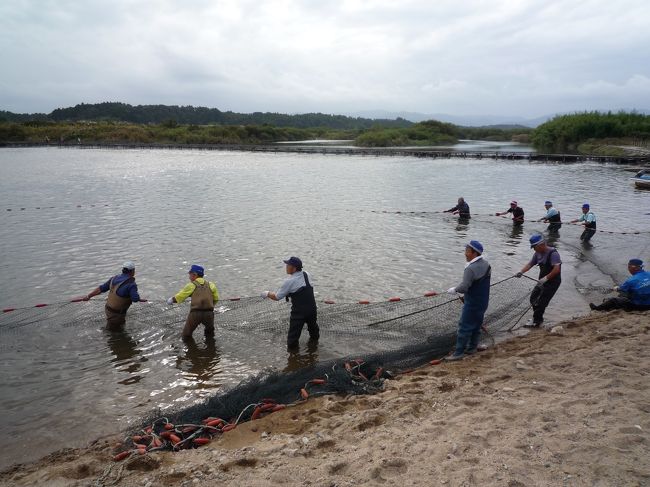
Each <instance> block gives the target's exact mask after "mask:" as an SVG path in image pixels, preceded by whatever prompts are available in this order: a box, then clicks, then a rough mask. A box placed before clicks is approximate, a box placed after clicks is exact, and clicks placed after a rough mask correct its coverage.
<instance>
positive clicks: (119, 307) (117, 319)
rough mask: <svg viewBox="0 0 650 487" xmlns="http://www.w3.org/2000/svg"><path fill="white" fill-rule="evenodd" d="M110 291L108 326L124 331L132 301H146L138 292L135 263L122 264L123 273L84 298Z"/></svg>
mask: <svg viewBox="0 0 650 487" xmlns="http://www.w3.org/2000/svg"><path fill="white" fill-rule="evenodd" d="M107 291H108V298H107V299H106V306H105V307H104V312H105V313H106V328H107V329H108V330H110V331H122V330H123V329H124V325H125V324H126V312H127V311H128V309H129V308H130V307H131V304H132V303H137V302H138V301H140V302H146V299H142V298H140V294H138V285H137V284H136V282H135V264H134V263H133V262H131V261H127V262H125V263H124V264H122V273H121V274H118V275H116V276H114V277H112V278H110V279H109V280H108V281H106V282H105V283H104V284H101V285H100V286H99V287H97V288H95V289H93V290H92V291H91V292H90V293H88V295H86V296H85V297H84V298H83V299H84V301H88V300H89V299H91V298H92V297H93V296H97V295H98V294H102V293H105V292H107Z"/></svg>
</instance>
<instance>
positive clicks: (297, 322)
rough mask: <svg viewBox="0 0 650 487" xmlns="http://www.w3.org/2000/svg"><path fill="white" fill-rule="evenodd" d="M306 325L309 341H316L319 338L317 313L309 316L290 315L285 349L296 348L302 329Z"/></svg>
mask: <svg viewBox="0 0 650 487" xmlns="http://www.w3.org/2000/svg"><path fill="white" fill-rule="evenodd" d="M305 323H306V324H307V331H308V332H309V339H310V340H313V341H317V340H318V339H319V338H320V329H319V328H318V312H316V311H315V312H314V313H311V314H307V315H305V314H294V313H291V317H290V318H289V333H288V335H287V347H288V348H296V347H298V342H299V340H300V335H301V334H302V329H303V328H304V326H305Z"/></svg>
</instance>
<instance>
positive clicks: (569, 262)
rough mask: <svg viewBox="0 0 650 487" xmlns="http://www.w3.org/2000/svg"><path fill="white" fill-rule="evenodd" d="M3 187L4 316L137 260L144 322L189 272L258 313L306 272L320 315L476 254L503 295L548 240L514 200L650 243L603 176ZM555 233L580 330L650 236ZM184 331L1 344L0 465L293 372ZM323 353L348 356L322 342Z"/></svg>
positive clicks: (151, 166)
mask: <svg viewBox="0 0 650 487" xmlns="http://www.w3.org/2000/svg"><path fill="white" fill-rule="evenodd" d="M0 174H1V175H2V177H1V178H0V237H1V238H0V271H1V279H0V307H1V308H7V307H21V306H31V305H34V304H37V303H57V302H61V301H66V300H69V299H70V298H73V297H75V296H79V295H84V294H86V293H88V292H89V291H90V290H91V289H93V288H94V287H96V286H97V285H98V284H100V283H102V282H104V281H105V280H107V279H108V278H109V277H111V276H112V275H114V274H115V273H118V272H119V270H120V267H121V263H122V262H123V261H125V260H133V261H135V263H136V265H137V281H138V285H139V288H140V293H141V295H142V296H143V297H145V298H148V299H150V300H153V301H154V303H152V304H149V305H148V306H161V304H160V303H161V301H162V300H163V299H165V298H167V297H168V296H170V295H172V294H174V293H175V292H177V291H178V289H179V288H180V287H181V286H183V285H184V284H185V282H186V279H187V274H186V273H187V269H188V267H189V265H190V264H191V263H200V264H202V265H204V266H205V268H206V269H207V277H208V278H209V279H210V280H214V281H216V283H217V285H218V287H219V290H220V293H221V295H222V297H234V296H254V295H258V294H259V293H260V292H261V291H264V290H267V289H275V288H277V286H278V285H279V284H280V283H281V282H282V279H283V277H284V270H283V264H282V259H283V258H286V257H288V256H290V255H298V256H300V257H301V258H302V259H303V261H304V262H305V268H306V270H308V271H309V272H310V273H311V276H312V280H313V281H314V285H315V287H316V291H317V292H318V299H320V300H325V299H333V300H336V301H356V300H359V299H369V300H375V301H378V300H384V299H386V298H388V297H391V296H403V297H406V296H417V295H421V294H422V293H423V292H425V291H429V290H436V291H441V290H444V289H447V288H448V287H450V286H452V285H455V284H457V283H458V281H459V279H460V275H461V273H462V268H463V264H464V256H463V246H464V243H465V242H466V241H468V240H469V239H478V240H480V241H481V242H482V243H483V244H484V246H485V247H486V252H487V253H486V256H487V258H488V259H489V260H490V261H491V263H492V266H493V273H494V276H495V279H497V278H503V277H507V276H509V275H512V274H513V273H514V272H515V271H517V270H518V269H519V268H520V267H521V266H522V265H523V263H524V262H526V261H527V259H528V258H529V257H530V254H531V252H530V249H529V247H528V245H527V240H528V237H529V236H530V234H531V233H532V232H533V231H535V230H543V229H544V225H542V224H536V223H527V224H526V225H525V227H524V229H523V231H513V228H512V226H511V225H510V224H509V223H508V222H507V221H506V220H504V219H499V218H496V217H494V216H489V215H491V214H493V213H494V212H495V211H503V210H505V209H506V208H507V207H508V202H509V201H510V200H511V199H513V198H516V199H517V200H518V201H519V202H520V205H521V206H523V207H524V209H525V210H526V216H527V218H528V219H530V218H540V217H541V216H542V215H543V211H544V208H543V202H544V200H546V199H552V200H553V201H554V202H555V203H556V206H557V207H558V208H559V209H560V211H561V212H562V215H563V217H564V220H568V219H571V218H574V217H577V216H578V215H579V214H580V205H581V204H582V203H583V202H584V201H589V202H590V203H591V204H592V207H593V209H594V211H595V212H596V213H597V215H598V218H599V220H598V224H599V228H600V229H602V230H609V231H615V232H623V231H629V230H645V231H647V230H650V192H643V191H639V190H635V189H634V188H633V187H632V185H631V183H630V182H629V181H628V178H629V177H630V173H629V172H626V171H625V170H623V168H621V167H617V166H609V165H597V164H576V165H559V164H558V165H541V164H530V163H526V162H512V161H487V160H480V161H479V160H465V159H451V160H439V159H438V160H426V159H412V158H403V157H361V156H327V155H309V156H305V155H296V154H254V153H245V152H216V151H206V152H203V151H164V150H162V151H161V150H145V151H135V150H133V151H131V150H129V151H119V150H91V149H57V148H43V149H2V150H0ZM458 196H464V197H465V198H466V199H467V201H468V202H469V204H470V206H471V209H472V212H473V213H474V214H476V217H475V218H473V219H472V220H471V222H470V223H469V224H468V225H464V224H459V222H458V221H457V219H455V218H452V217H450V216H448V215H441V214H434V213H431V212H434V211H439V210H444V209H447V208H450V207H451V206H453V205H454V204H455V200H456V198H457V197H458ZM391 212H392V213H391ZM396 212H402V213H396ZM407 212H429V213H422V214H411V213H407ZM560 233H561V236H560V238H559V240H558V241H557V242H556V245H557V247H558V248H559V250H560V252H561V254H562V257H563V261H564V264H565V265H564V271H563V272H564V280H563V282H564V283H565V284H563V287H562V289H561V292H560V293H558V296H557V297H556V298H555V300H554V301H553V304H552V306H551V308H550V309H549V311H548V317H549V318H550V319H551V320H560V319H563V318H568V317H570V316H572V315H577V314H580V313H584V312H585V309H586V303H587V302H588V300H589V299H600V298H601V297H602V294H601V293H599V292H597V291H595V290H593V288H594V287H600V286H610V285H612V284H613V282H614V281H615V280H618V279H621V278H623V277H624V271H625V262H626V261H627V259H628V258H629V257H633V256H634V257H636V256H641V257H643V258H645V259H646V260H650V255H648V248H649V241H650V238H648V235H649V234H645V235H643V234H642V235H618V234H606V233H598V234H597V235H596V236H595V237H594V240H593V244H594V246H593V248H589V249H585V248H583V247H582V246H581V245H580V244H579V242H578V236H579V234H580V230H579V229H578V228H577V227H572V226H567V225H565V227H564V228H563V229H562V230H561V232H560ZM590 289H591V291H590ZM96 299H98V298H96ZM82 305H83V304H80V305H79V306H82ZM134 306H147V305H145V304H135V305H134ZM278 306H283V304H280V303H279V304H278ZM45 309H47V308H45ZM98 309H101V308H98ZM180 326H181V325H178V324H176V323H173V324H169V323H167V324H164V325H162V324H161V325H160V326H158V325H156V324H154V323H137V322H129V324H128V325H127V333H125V334H122V335H118V336H113V335H110V334H108V333H105V332H104V331H102V330H101V329H99V328H98V327H96V326H95V325H93V326H92V327H84V326H83V323H80V324H79V326H78V327H68V328H65V329H55V328H54V327H52V326H48V324H47V322H42V323H40V322H37V323H33V324H30V325H28V326H23V327H21V328H20V329H19V330H18V331H15V330H14V331H12V332H11V333H9V332H6V331H4V332H3V331H2V330H0V333H1V334H0V338H1V339H2V344H1V345H0V352H1V357H2V360H1V363H0V389H1V390H0V392H1V394H0V410H2V411H3V414H4V416H3V419H4V422H5V425H6V427H4V428H3V430H2V433H0V439H1V440H2V441H3V443H4V444H8V443H9V444H11V445H13V446H12V448H11V449H5V450H4V451H3V453H2V454H1V455H2V457H1V458H0V465H7V464H10V463H12V462H15V461H18V460H28V459H32V458H35V457H36V456H39V455H41V454H43V453H47V452H48V451H51V450H53V449H56V448H60V447H62V446H75V445H79V444H83V443H84V442H86V441H88V440H89V439H92V438H94V437H96V436H98V435H100V434H104V433H108V432H111V431H115V429H116V428H117V429H119V428H123V427H125V426H127V425H128V423H129V422H130V421H134V420H135V419H137V418H138V417H139V416H141V415H143V414H145V413H147V412H149V411H151V410H153V409H155V408H157V407H163V408H164V407H167V406H170V405H183V404H190V403H191V402H193V401H196V400H198V399H200V398H202V397H204V396H205V395H207V394H211V393H214V392H215V391H216V390H219V389H220V388H222V387H224V386H227V385H230V384H233V383H236V382H238V381H240V380H241V379H242V378H244V377H247V376H248V375H250V374H253V373H255V372H257V371H259V370H260V369H261V368H262V367H263V366H264V365H271V366H274V367H278V366H280V367H281V366H286V365H287V360H288V356H287V354H286V352H285V351H284V350H283V348H282V347H281V346H280V344H281V340H280V341H278V350H277V363H271V364H261V363H259V361H257V360H256V358H255V357H254V356H251V353H250V350H251V349H252V348H254V347H253V346H251V347H249V346H248V345H246V346H244V345H241V346H240V345H239V343H228V344H224V343H220V342H219V332H218V324H217V340H216V343H205V342H204V340H203V337H202V336H201V335H200V334H199V335H198V336H197V342H196V344H193V345H185V344H183V343H182V342H181V341H180V339H179V336H178V333H179V332H180ZM250 340H254V337H242V343H246V342H247V341H250ZM319 353H320V354H321V355H320V356H321V358H326V357H332V356H336V355H337V353H340V351H337V350H332V349H328V345H327V343H322V344H321V346H320V351H319ZM35 421H39V422H40V421H46V422H47V424H48V425H49V428H48V430H47V432H45V433H43V431H41V430H40V429H36V428H34V422H35Z"/></svg>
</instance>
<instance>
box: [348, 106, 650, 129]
mask: <svg viewBox="0 0 650 487" xmlns="http://www.w3.org/2000/svg"><path fill="white" fill-rule="evenodd" d="M595 110H598V111H601V112H608V111H612V112H618V111H623V112H637V113H640V114H642V115H650V110H647V109H633V108H621V109H617V110H607V109H600V110H599V109H595ZM588 111H593V110H588ZM569 113H575V112H562V113H554V114H549V115H543V116H541V117H537V118H524V117H505V116H501V115H477V116H471V115H468V116H462V115H450V114H448V113H420V112H391V111H388V110H363V111H359V112H354V113H350V114H348V115H350V116H353V117H368V118H387V119H393V118H397V117H400V118H404V119H406V120H409V121H410V122H414V123H417V122H422V121H424V120H439V121H441V122H448V123H453V124H454V125H460V126H462V127H494V126H496V127H500V128H510V127H512V126H523V127H529V128H535V127H537V126H539V125H541V124H543V123H544V122H547V121H549V120H550V119H552V118H553V117H555V116H556V115H566V114H569Z"/></svg>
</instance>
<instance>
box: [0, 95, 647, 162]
mask: <svg viewBox="0 0 650 487" xmlns="http://www.w3.org/2000/svg"><path fill="white" fill-rule="evenodd" d="M313 139H321V140H352V141H353V145H355V146H357V147H367V148H373V147H376V148H379V147H406V146H412V147H424V146H434V147H435V146H440V145H444V146H448V145H451V144H455V143H457V142H458V141H459V140H461V139H471V140H485V141H503V142H520V143H529V144H532V145H533V146H534V147H535V148H536V149H537V150H538V151H540V152H547V153H563V154H582V155H598V156H612V157H625V156H632V155H636V156H639V155H648V154H650V115H643V114H639V113H635V112H618V113H612V112H607V113H602V112H583V113H574V114H571V115H560V116H556V117H555V118H553V119H551V120H549V121H547V122H545V123H544V124H542V125H540V126H539V127H537V128H535V129H532V128H529V127H524V126H518V125H494V126H487V127H462V126H458V125H454V124H451V123H445V122H439V121H437V120H428V121H424V122H419V123H412V122H409V121H408V120H405V119H402V118H397V119H395V120H384V119H366V118H360V117H356V118H355V117H346V116H343V115H328V114H322V113H309V114H299V115H286V114H277V113H261V112H256V113H251V114H238V113H234V112H221V111H219V110H217V109H214V108H212V109H210V108H203V107H177V106H166V105H138V106H131V105H127V104H124V103H99V104H81V105H77V106H75V107H70V108H62V109H56V110H54V111H53V112H51V113H50V114H15V113H11V112H6V111H0V143H21V142H22V143H51V144H57V143H58V144H70V143H77V142H78V143H83V144H93V143H98V144H111V143H113V144H152V145H155V144H174V145H201V144H205V145H209V144H211V145H221V144H223V145H261V144H272V143H277V142H296V141H302V140H313Z"/></svg>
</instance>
